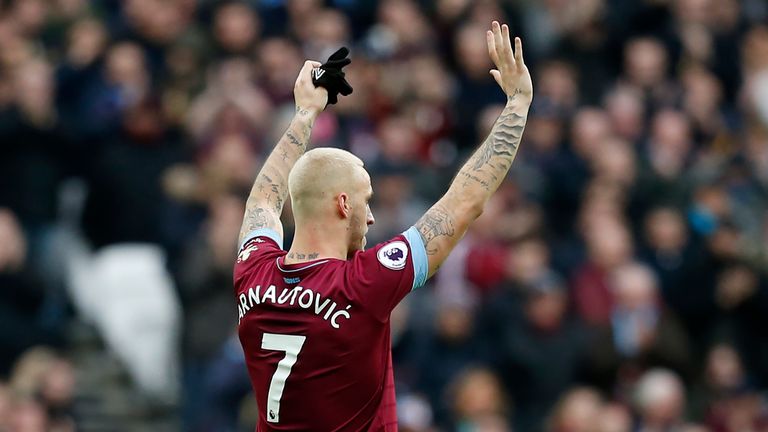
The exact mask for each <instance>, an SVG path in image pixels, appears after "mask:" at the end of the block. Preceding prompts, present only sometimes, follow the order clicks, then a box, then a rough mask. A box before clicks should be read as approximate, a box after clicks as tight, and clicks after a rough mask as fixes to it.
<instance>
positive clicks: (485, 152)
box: [471, 108, 525, 171]
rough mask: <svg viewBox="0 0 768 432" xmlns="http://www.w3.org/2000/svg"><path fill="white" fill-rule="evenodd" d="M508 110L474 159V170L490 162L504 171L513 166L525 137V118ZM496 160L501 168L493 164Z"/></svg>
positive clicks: (497, 122)
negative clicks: (521, 141) (521, 140)
mask: <svg viewBox="0 0 768 432" xmlns="http://www.w3.org/2000/svg"><path fill="white" fill-rule="evenodd" d="M508 110H509V108H507V109H505V110H504V112H503V113H502V114H501V116H500V117H499V119H498V120H497V121H496V125H495V126H494V128H493V130H492V131H491V134H490V136H488V138H487V139H486V140H485V142H484V143H483V145H482V146H481V147H480V148H479V149H478V152H476V153H475V155H474V156H473V157H472V161H471V162H472V169H473V170H475V171H477V170H480V169H482V168H483V167H484V166H485V165H486V164H489V162H490V163H491V165H492V167H493V168H499V169H502V170H507V169H509V167H510V165H511V164H512V159H514V157H515V152H517V147H518V146H519V145H520V139H521V138H522V136H523V129H524V128H525V117H523V116H521V115H518V114H517V113H514V112H511V111H508ZM496 158H497V159H498V160H497V161H496V162H497V163H498V164H499V166H495V165H494V164H493V162H494V161H493V159H496Z"/></svg>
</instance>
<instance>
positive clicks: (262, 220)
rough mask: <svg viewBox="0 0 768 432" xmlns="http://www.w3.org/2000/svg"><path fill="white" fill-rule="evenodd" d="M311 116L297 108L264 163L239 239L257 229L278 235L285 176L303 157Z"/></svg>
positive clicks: (286, 193) (280, 231) (286, 179)
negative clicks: (275, 232) (267, 229)
mask: <svg viewBox="0 0 768 432" xmlns="http://www.w3.org/2000/svg"><path fill="white" fill-rule="evenodd" d="M313 124H314V117H313V116H312V115H310V113H309V111H307V110H304V109H301V108H298V109H297V111H296V116H295V117H294V118H293V120H292V121H291V124H290V125H289V126H288V130H286V131H285V134H284V135H283V137H282V138H281V139H280V141H279V142H278V143H277V146H275V149H274V150H273V151H272V153H271V154H270V155H269V157H268V158H267V160H266V161H265V162H264V166H263V167H262V168H261V170H260V171H259V175H258V176H257V177H256V181H255V182H254V183H253V188H252V189H251V194H250V196H249V197H248V201H247V203H246V209H245V217H244V219H243V225H242V229H241V231H240V241H242V239H243V236H245V235H247V234H248V233H249V232H251V231H253V230H254V229H258V228H272V229H274V230H276V231H278V233H279V234H280V235H282V231H283V229H282V225H281V224H280V214H281V213H282V212H283V204H285V200H286V199H288V173H289V172H290V171H291V169H292V168H293V165H294V164H295V163H296V161H297V160H298V159H299V157H301V155H303V154H304V152H305V151H306V150H307V146H308V145H309V138H310V135H311V134H312V125H313Z"/></svg>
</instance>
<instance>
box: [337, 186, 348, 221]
mask: <svg viewBox="0 0 768 432" xmlns="http://www.w3.org/2000/svg"><path fill="white" fill-rule="evenodd" d="M336 207H337V210H338V211H339V216H341V218H342V219H347V218H349V217H350V216H351V214H352V206H351V205H349V195H347V194H346V193H344V192H342V193H340V194H339V196H338V197H336Z"/></svg>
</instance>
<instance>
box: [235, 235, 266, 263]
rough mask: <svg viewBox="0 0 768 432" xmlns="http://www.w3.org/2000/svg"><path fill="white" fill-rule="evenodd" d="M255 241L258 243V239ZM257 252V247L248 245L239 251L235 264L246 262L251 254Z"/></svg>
mask: <svg viewBox="0 0 768 432" xmlns="http://www.w3.org/2000/svg"><path fill="white" fill-rule="evenodd" d="M256 240H257V241H258V240H260V239H256ZM261 241H262V242H263V241H264V240H261ZM257 250H259V247H258V246H256V245H255V244H254V245H250V246H248V247H247V248H245V249H243V250H241V251H240V253H239V254H238V255H237V262H239V263H241V262H243V261H245V260H247V259H248V258H249V257H250V256H251V252H255V251H257Z"/></svg>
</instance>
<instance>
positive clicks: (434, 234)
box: [415, 204, 456, 255]
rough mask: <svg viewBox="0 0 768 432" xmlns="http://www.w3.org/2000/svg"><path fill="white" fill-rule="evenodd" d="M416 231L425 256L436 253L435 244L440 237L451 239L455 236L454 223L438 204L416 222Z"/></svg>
mask: <svg viewBox="0 0 768 432" xmlns="http://www.w3.org/2000/svg"><path fill="white" fill-rule="evenodd" d="M415 226H416V229H417V230H419V234H421V239H422V240H423V241H424V247H425V248H426V250H427V255H434V254H435V253H437V252H438V246H437V243H438V242H439V241H440V237H453V236H454V235H455V234H456V228H455V227H454V221H453V218H452V217H451V215H450V213H449V212H448V211H447V210H446V208H445V207H443V206H442V205H440V204H435V206H434V207H432V208H431V209H429V211H428V212H427V213H425V214H424V216H422V218H421V219H419V221H418V222H416V225H415Z"/></svg>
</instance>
